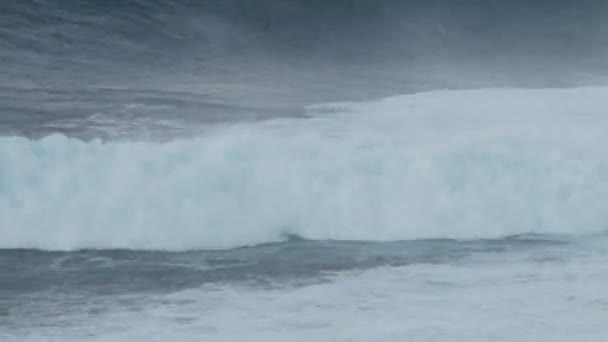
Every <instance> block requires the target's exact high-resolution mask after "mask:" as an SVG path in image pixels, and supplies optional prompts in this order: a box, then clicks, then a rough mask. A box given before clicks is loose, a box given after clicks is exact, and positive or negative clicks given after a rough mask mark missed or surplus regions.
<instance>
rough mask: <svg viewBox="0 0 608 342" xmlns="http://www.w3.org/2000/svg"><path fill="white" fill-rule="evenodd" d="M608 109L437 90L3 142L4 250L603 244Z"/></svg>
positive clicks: (571, 94) (597, 93) (552, 97)
mask: <svg viewBox="0 0 608 342" xmlns="http://www.w3.org/2000/svg"><path fill="white" fill-rule="evenodd" d="M607 96H608V89H606V88H579V89H569V90H518V89H496V90H470V91H434V92H428V93H420V94H415V95H404V96H397V97H391V98H385V99H382V100H377V101H370V102H361V103H334V104H327V105H319V106H314V107H310V108H309V110H308V111H309V114H310V116H312V117H311V118H308V119H296V118H291V119H290V118H284V119H276V120H270V121H266V122H256V123H242V124H232V125H225V126H222V127H216V128H213V129H210V130H209V131H208V132H207V133H206V134H204V135H202V136H200V137H197V138H192V139H181V140H174V141H170V142H164V143H152V142H101V141H90V142H84V141H81V140H76V139H71V138H68V137H65V136H62V135H52V136H48V137H45V138H43V139H41V140H29V139H26V138H22V137H1V138H0V226H1V227H2V228H1V229H0V248H40V249H49V250H72V249H81V248H102V249H103V248H128V249H161V250H189V249H206V248H211V249H214V248H232V247H238V246H244V245H253V244H259V243H265V242H272V241H278V240H281V239H284V238H285V237H286V236H289V235H297V236H300V237H303V238H311V239H340V240H342V239H344V240H374V241H390V240H405V239H424V238H457V239H475V238H495V237H496V238H499V237H503V236H507V235H513V234H520V233H539V234H545V233H546V234H574V235H579V234H593V233H598V232H602V231H605V230H606V229H607V228H608V227H607V225H608V211H606V208H607V207H608V156H607V155H606V153H605V146H607V144H608V135H606V132H608V112H606V106H605V99H606V97H607ZM330 112H331V114H330Z"/></svg>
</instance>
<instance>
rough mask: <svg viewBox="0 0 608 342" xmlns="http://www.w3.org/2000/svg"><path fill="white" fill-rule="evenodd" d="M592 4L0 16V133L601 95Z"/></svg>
mask: <svg viewBox="0 0 608 342" xmlns="http://www.w3.org/2000/svg"><path fill="white" fill-rule="evenodd" d="M606 13H608V4H607V3H606V2H605V1H601V0H582V1H576V2H574V1H563V0H560V1H544V0H543V1H524V0H511V1H506V0H492V1H480V0H458V1H448V0H432V1H422V0H416V1H393V0H390V1H382V2H377V1H371V0H367V1H366V0H340V1H331V2H327V1H318V0H314V1H305V0H271V1H249V0H241V1H237V0H225V1H223V0H222V1H220V0H210V1H186V0H185V1H175V0H152V1H119V0H115V1H88V2H86V3H83V2H81V1H75V0H68V1H57V0H55V1H53V0H36V1H17V0H9V1H4V2H2V4H0V69H1V70H2V72H0V114H1V115H0V133H2V134H17V135H25V136H30V137H40V136H44V135H47V134H50V133H53V132H62V133H65V134H68V135H70V136H76V137H80V138H85V139H90V138H95V137H101V138H106V139H141V138H143V139H163V138H170V137H174V136H179V135H187V134H189V135H191V134H197V133H198V131H199V130H198V129H197V128H196V127H198V126H200V125H201V124H209V123H217V122H223V121H234V120H259V119H267V118H272V117H277V116H300V115H302V112H303V107H304V106H306V105H308V104H311V103H319V102H326V101H337V100H347V99H348V100H352V99H367V98H375V97H379V96H384V95H390V94H400V93H408V92H414V91H420V90H428V89H436V88H463V87H479V86H489V85H517V86H532V87H538V86H569V85H579V84H596V83H602V82H603V79H604V77H603V76H604V75H605V73H606V70H607V69H606V62H605V61H606V60H607V59H606V57H608V51H607V48H606V46H608V44H607V43H608V38H607V37H608V34H607V33H608V24H606V20H605V18H606Z"/></svg>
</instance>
